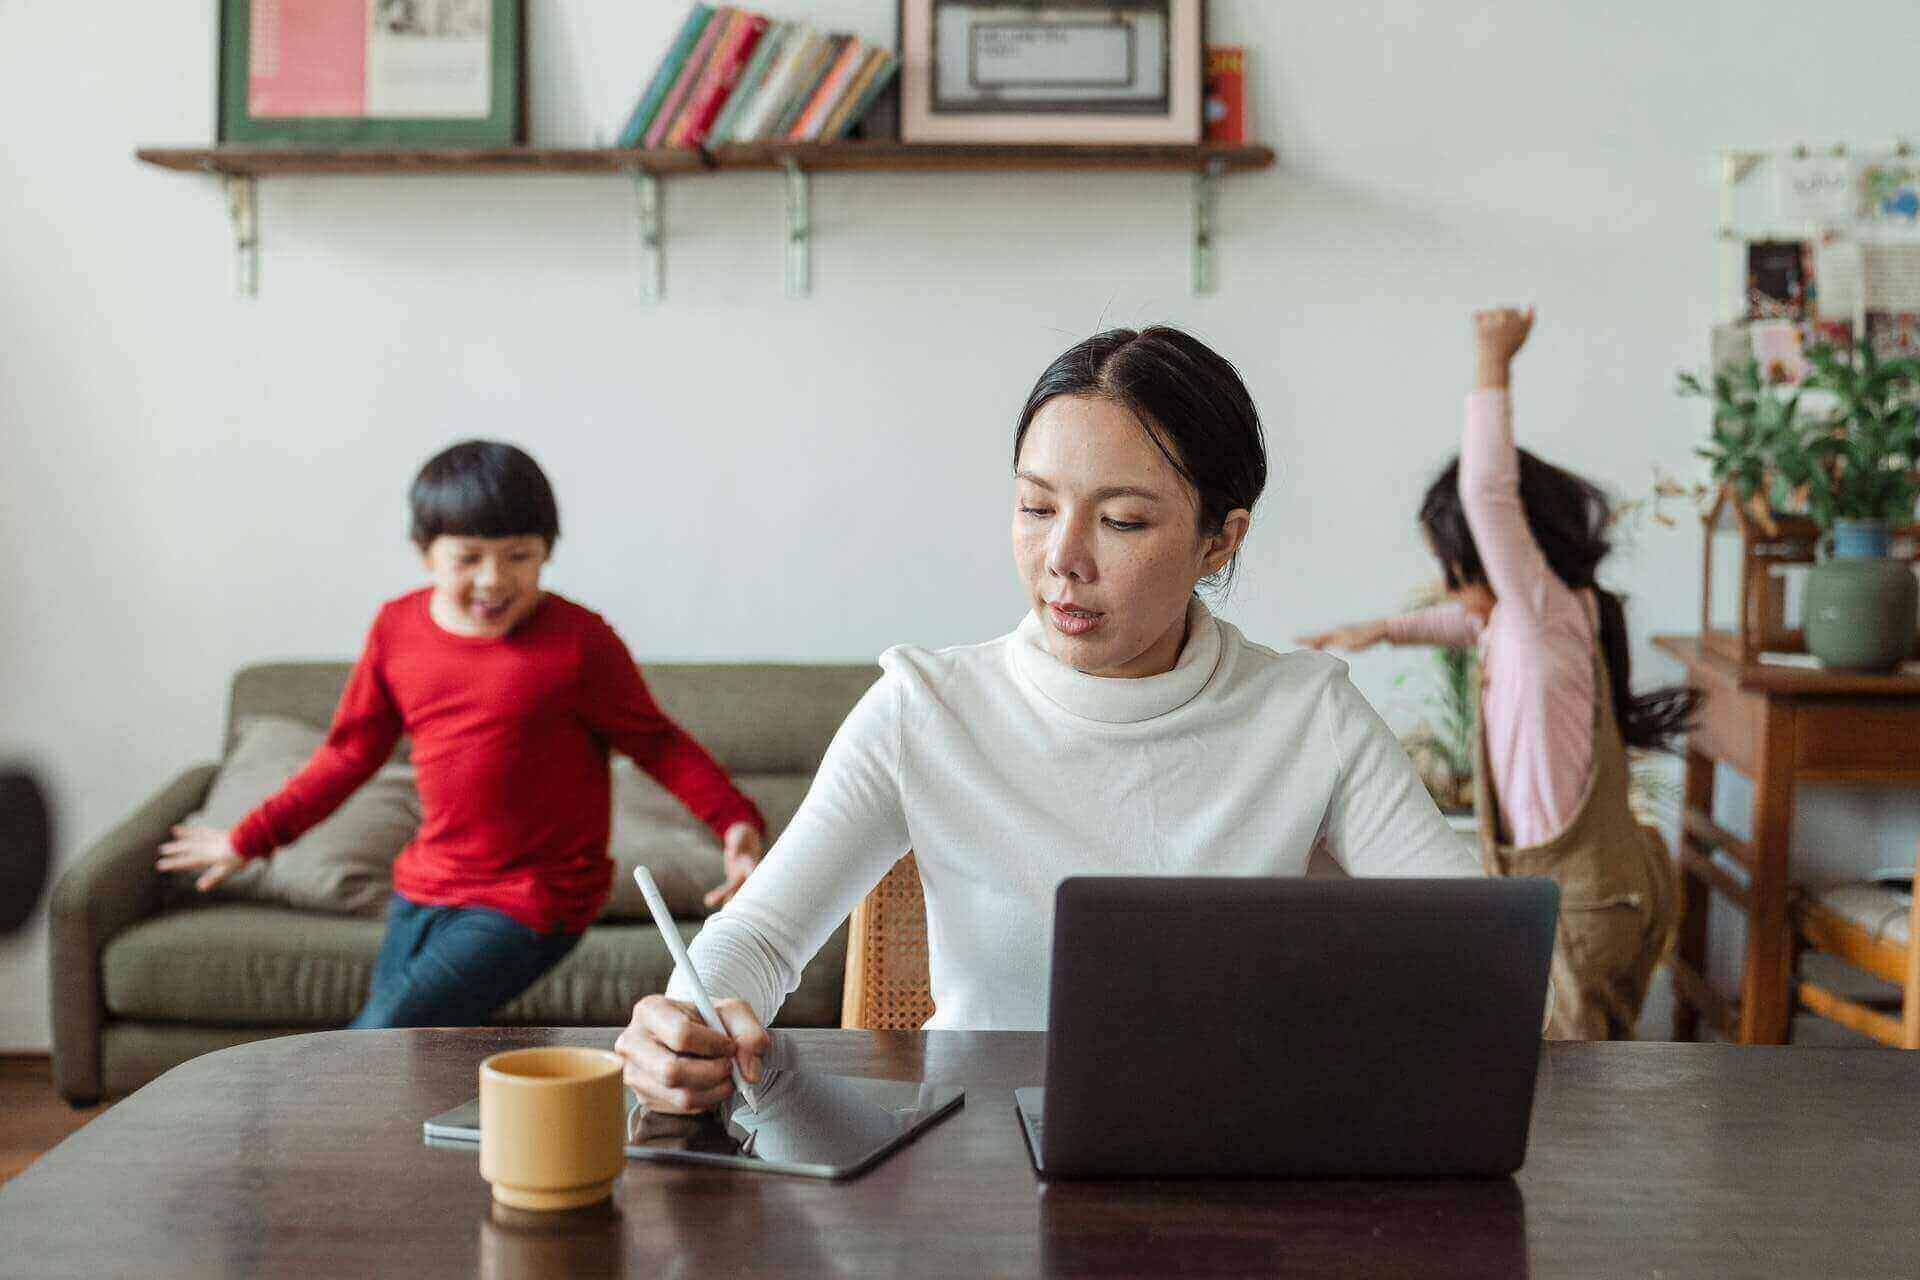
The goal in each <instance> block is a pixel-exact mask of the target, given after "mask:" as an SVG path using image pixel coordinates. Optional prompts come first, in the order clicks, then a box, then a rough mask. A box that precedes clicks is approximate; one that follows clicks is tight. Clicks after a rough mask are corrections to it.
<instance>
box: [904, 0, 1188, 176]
mask: <svg viewBox="0 0 1920 1280" xmlns="http://www.w3.org/2000/svg"><path fill="white" fill-rule="evenodd" d="M935 4H936V0H900V140H901V141H902V142H906V143H932V144H941V143H944V144H967V143H973V144H986V145H1004V146H1019V145H1033V144H1048V143H1055V144H1078V145H1085V146H1116V145H1128V144H1137V145H1192V144H1197V143H1199V142H1200V140H1201V136H1202V133H1203V130H1204V127H1205V126H1204V111H1203V99H1204V96H1205V94H1204V89H1203V86H1202V72H1203V65H1204V60H1205V55H1206V14H1205V4H1204V2H1203V0H1169V4H1168V22H1167V34H1168V58H1169V62H1168V67H1167V105H1166V109H1165V110H1164V111H1162V112H1156V113H1153V114H1142V113H1140V112H1137V111H1134V112H1112V113H1107V112H1099V111H1089V110H1075V111H1071V112H1066V111H1018V110H1010V111H1005V112H1001V111H981V110H977V109H976V110H969V111H966V112H954V113H944V112H940V111H937V110H935V108H934V103H933V80H934V69H933V56H934V48H933V45H934V8H935ZM982 7H987V6H984V5H983V6H982ZM1008 7H1017V6H1008ZM1030 7H1033V8H1036V9H1045V8H1049V7H1060V8H1065V7H1069V6H1068V5H1059V6H1050V5H1048V4H1046V3H1044V2H1043V3H1040V4H1035V5H1032V6H1030Z"/></svg>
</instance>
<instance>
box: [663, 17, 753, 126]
mask: <svg viewBox="0 0 1920 1280" xmlns="http://www.w3.org/2000/svg"><path fill="white" fill-rule="evenodd" d="M746 20H747V16H746V14H744V13H742V12H741V11H740V10H738V9H733V10H730V11H729V12H728V15H727V24H726V29H725V30H724V31H722V32H721V33H720V38H719V39H718V40H716V41H714V42H713V48H712V50H710V51H709V52H708V54H707V63H706V65H705V66H703V67H701V68H700V74H699V76H698V77H696V78H695V80H694V82H693V87H692V88H691V89H689V90H687V96H686V97H685V98H684V99H682V100H681V103H680V110H679V112H678V113H677V114H675V116H674V117H673V123H672V124H670V125H668V126H667V136H666V139H665V141H666V145H667V146H669V147H684V146H686V145H687V127H688V125H689V124H690V123H691V122H692V120H693V113H694V111H695V110H696V109H697V108H698V107H699V106H700V105H701V104H702V103H703V102H705V101H706V100H707V99H708V98H709V97H710V96H711V93H712V89H713V83H714V76H715V75H716V74H717V73H718V71H719V68H720V64H721V63H722V62H723V61H724V60H725V59H727V58H728V57H730V56H732V49H733V43H734V41H735V40H736V39H738V38H739V35H740V31H741V28H742V25H743V24H744V23H745V22H746Z"/></svg>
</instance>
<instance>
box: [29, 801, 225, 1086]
mask: <svg viewBox="0 0 1920 1280" xmlns="http://www.w3.org/2000/svg"><path fill="white" fill-rule="evenodd" d="M218 769H219V766H218V765H212V764H203V765H196V766H195V767H193V768H191V769H189V770H187V771H186V772H185V773H183V774H181V775H180V776H179V777H178V778H175V779H174V780H173V781H172V782H171V783H169V784H168V785H167V786H166V787H165V788H164V789H162V790H161V791H160V792H158V793H157V794H155V795H154V796H153V798H152V799H150V800H148V801H147V802H146V803H145V804H144V805H142V806H141V807H140V809H139V810H138V811H137V812H136V813H135V814H134V815H133V816H132V817H130V818H128V819H127V820H126V821H125V822H123V823H121V824H120V825H119V826H117V827H115V828H114V829H113V830H112V831H110V832H108V833H107V834H106V835H105V836H103V837H102V838H101V839H100V841H99V842H98V843H96V844H95V845H94V846H93V847H92V848H91V849H89V850H87V852H86V853H85V854H84V855H82V856H81V858H80V860H79V861H77V862H75V863H74V864H73V865H72V866H70V867H68V868H67V869H66V871H65V872H64V873H62V875H61V876H60V880H59V883H57V884H56V885H55V886H54V890H53V900H52V902H51V904H50V906H49V910H48V918H49V919H48V922H49V925H50V933H51V950H50V955H49V964H48V969H47V972H48V980H49V983H50V985H51V993H50V994H51V1008H52V1010H53V1079H54V1085H55V1087H56V1088H58V1089H59V1090H60V1095H61V1096H62V1097H64V1098H65V1099H66V1100H67V1101H68V1102H71V1103H73V1104H74V1105H75V1106H83V1105H85V1104H87V1103H91V1102H96V1101H98V1100H99V1098H100V1090H101V1084H100V1032H101V1028H102V1027H103V1026H104V1024H105V1022H106V1013H107V1009H106V1001H105V998H104V995H103V993H102V991H101V985H100V953H101V951H102V950H103V949H104V948H105V947H106V945H107V943H108V941H109V940H111V939H112V938H113V936H114V935H115V934H117V933H119V932H120V931H121V930H122V929H125V928H126V927H127V926H128V925H131V924H133V923H135V922H136V921H139V920H143V919H145V918H146V917H148V916H151V915H153V914H155V913H156V912H158V911H159V909H160V892H161V883H160V872H159V871H157V870H156V869H155V868H154V865H153V864H154V860H155V858H157V857H158V856H159V855H158V850H159V847H160V844H161V842H163V841H164V840H165V839H166V838H167V835H168V833H169V830H170V829H171V828H172V827H173V825H174V824H175V823H177V822H179V821H180V820H181V819H182V818H185V817H187V816H188V815H189V814H191V813H192V812H193V811H194V810H195V809H198V808H199V807H200V806H201V804H202V803H203V802H204V801H205V800H206V798H207V791H208V790H209V789H210V788H211V787H212V785H213V776H214V774H215V773H216V772H217V771H218Z"/></svg>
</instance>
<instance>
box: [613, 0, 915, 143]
mask: <svg viewBox="0 0 1920 1280" xmlns="http://www.w3.org/2000/svg"><path fill="white" fill-rule="evenodd" d="M899 68H900V59H899V57H898V56H897V55H895V54H894V53H893V52H892V51H891V50H889V49H883V48H880V47H879V46H878V45H874V44H870V43H868V42H867V41H865V40H862V39H860V38H859V37H858V36H853V35H846V34H834V33H830V32H824V31H819V30H817V29H815V28H814V27H812V26H809V25H808V24H806V23H804V22H791V21H785V20H780V19H775V18H770V17H768V16H767V15H766V14H764V13H755V12H752V11H751V10H747V9H742V8H737V7H735V6H733V5H706V4H696V5H694V6H693V8H692V10H691V11H690V12H689V13H688V14H687V20H686V22H685V23H683V24H682V25H681V27H680V31H679V34H678V35H676V36H675V37H674V40H673V43H672V45H671V46H669V48H668V50H667V55H666V57H665V58H663V59H662V60H661V62H660V66H659V67H658V68H657V69H656V70H655V71H654V73H653V78H652V79H651V80H649V81H648V82H647V86H646V89H645V90H644V91H643V92H642V93H641V95H640V100H639V101H638V102H637V103H636V104H635V105H634V108H633V114H632V115H630V116H629V117H628V118H627V123H626V126H625V127H624V128H623V129H621V131H620V136H619V139H618V141H617V143H616V145H617V146H619V147H621V148H623V149H626V148H637V147H645V148H649V149H655V148H662V147H667V148H682V149H698V148H710V147H718V146H724V145H728V144H741V143H755V142H815V143H819V142H838V141H840V140H841V139H843V138H845V137H846V136H847V135H848V134H849V133H851V132H852V131H853V129H854V127H855V126H856V125H858V124H859V123H860V121H861V120H862V119H863V118H864V117H865V116H866V114H867V112H868V111H869V109H871V108H872V106H873V104H874V103H875V102H876V101H877V100H878V99H879V98H880V95H881V94H882V93H884V92H885V91H886V88H887V86H888V84H889V83H890V82H891V81H892V79H893V77H894V74H895V73H896V72H897V71H898V70H899Z"/></svg>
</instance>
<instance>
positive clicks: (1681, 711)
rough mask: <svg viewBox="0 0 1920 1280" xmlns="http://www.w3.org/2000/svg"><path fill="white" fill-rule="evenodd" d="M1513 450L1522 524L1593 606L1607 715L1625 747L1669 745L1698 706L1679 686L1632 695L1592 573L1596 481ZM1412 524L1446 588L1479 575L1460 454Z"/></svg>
mask: <svg viewBox="0 0 1920 1280" xmlns="http://www.w3.org/2000/svg"><path fill="white" fill-rule="evenodd" d="M1518 453H1519V455H1520V505H1521V507H1523V508H1524V509H1525V511H1526V515H1527V528H1528V529H1529V530H1530V531H1531V532H1532V534H1533V540H1534V541H1535V542H1536V543H1538V544H1539V545H1540V550H1541V552H1542V554H1544V555H1545V556H1546V558H1547V565H1548V567H1550V568H1551V569H1552V570H1553V572H1554V574H1555V576H1556V577H1558V578H1559V579H1560V581H1562V582H1564V583H1566V584H1567V587H1568V588H1569V589H1570V590H1574V591H1581V590H1589V591H1592V592H1593V595H1594V599H1595V600H1596V601H1597V602H1598V603H1599V606H1600V652H1601V655H1602V656H1603V657H1604V658H1605V659H1606V662H1607V676H1608V678H1609V679H1610V680H1611V681H1612V684H1613V718H1614V720H1615V722H1616V723H1618V725H1619V726H1620V736H1621V738H1622V739H1624V740H1625V741H1626V744H1627V745H1628V746H1630V747H1645V748H1647V749H1649V750H1654V751H1671V750H1673V740H1674V738H1675V737H1676V736H1678V735H1680V734H1682V733H1685V732H1686V730H1687V727H1688V726H1689V725H1690V724H1692V722H1693V718H1694V714H1695V712H1696V711H1697V710H1698V709H1699V701H1700V695H1699V694H1698V693H1697V692H1695V691H1694V690H1692V689H1689V688H1686V687H1685V686H1683V685H1671V686H1669V687H1667V688H1664V689H1656V690H1654V691H1653V692H1651V693H1643V694H1639V695H1637V696H1636V695H1635V694H1634V692H1633V686H1632V684H1631V682H1630V681H1631V676H1632V654H1631V653H1630V652H1629V649H1628V646H1627V614H1626V609H1625V608H1624V607H1623V606H1622V605H1621V602H1620V597H1619V596H1617V595H1615V594H1613V592H1611V591H1608V590H1606V589H1604V588H1603V587H1601V586H1600V584H1599V583H1598V582H1596V581H1595V580H1594V572H1595V571H1596V570H1597V569H1598V568H1599V567H1600V562H1601V561H1602V560H1604V559H1605V558H1606V556H1607V553H1608V552H1609V551H1611V550H1613V544H1612V543H1611V542H1609V541H1608V540H1607V526H1608V525H1609V523H1611V521H1612V517H1613V508H1612V506H1611V505H1610V504H1609V503H1608V502H1607V495H1606V494H1604V493H1602V492H1601V491H1600V489H1599V488H1598V486H1596V485H1594V484H1592V483H1590V482H1588V481H1586V480H1583V479H1581V478H1580V477H1579V476H1576V475H1574V474H1573V473H1572V472H1571V471H1563V470H1561V469H1560V468H1559V467H1556V466H1554V465H1553V464H1552V463H1550V462H1543V461H1541V460H1540V459H1539V458H1537V457H1535V456H1534V455H1533V454H1531V453H1528V452H1527V451H1526V450H1525V449H1521V450H1518ZM1420 527H1421V528H1423V529H1425V530H1426V533H1427V537H1428V539H1430V540H1431V541H1432V543H1433V550H1434V554H1435V555H1437V556H1439V557H1440V563H1441V564H1442V565H1443V566H1444V568H1445V571H1446V575H1447V586H1448V587H1449V588H1454V589H1458V588H1460V587H1463V586H1466V585H1469V584H1471V583H1483V582H1485V581H1486V580H1487V571H1486V566H1485V565H1484V564H1482V563H1481V561H1480V549H1479V548H1478V547H1476V546H1475V545H1474V542H1473V531H1472V530H1471V529H1469V528H1468V527H1467V514H1466V510H1465V509H1464V508H1463V507H1462V506H1461V505H1460V459H1459V458H1458V457H1456V458H1454V460H1453V461H1451V462H1449V463H1448V464H1447V466H1446V469H1445V470H1443V471H1442V472H1441V473H1440V474H1439V475H1438V476H1437V477H1435V479H1434V482H1433V483H1432V484H1431V485H1429V486H1428V487H1427V496H1426V499H1425V500H1424V501H1423V502H1422V503H1421V504H1420Z"/></svg>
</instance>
